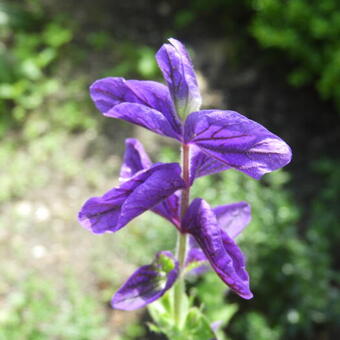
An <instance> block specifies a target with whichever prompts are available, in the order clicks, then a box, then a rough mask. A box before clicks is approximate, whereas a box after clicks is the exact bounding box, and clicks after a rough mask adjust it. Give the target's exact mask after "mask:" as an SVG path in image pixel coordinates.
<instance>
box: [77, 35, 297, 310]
mask: <svg viewBox="0 0 340 340" xmlns="http://www.w3.org/2000/svg"><path fill="white" fill-rule="evenodd" d="M156 59H157V62H158V65H159V67H160V69H161V71H162V73H163V76H164V79H165V82H166V84H167V85H164V84H161V83H158V82H154V81H138V80H125V79H124V78H112V77H109V78H104V79H100V80H98V81H96V82H95V83H94V84H93V85H92V86H91V88H90V94H91V97H92V99H93V101H94V103H95V105H96V107H97V108H98V110H99V111H100V112H101V113H102V114H103V115H104V116H106V117H111V118H118V119H122V120H125V121H127V122H130V123H133V124H136V125H139V126H142V127H144V128H146V129H149V130H151V131H153V132H155V133H157V134H159V135H162V136H165V137H169V138H173V139H175V140H177V141H178V142H179V143H180V145H181V146H182V148H183V150H184V157H183V161H182V167H181V166H180V165H179V164H177V163H170V164H161V163H155V164H153V163H152V161H151V160H150V158H149V156H148V155H147V153H146V152H145V150H144V147H143V145H142V144H141V143H140V142H139V141H138V140H136V139H127V140H126V151H125V155H124V162H123V165H122V168H121V172H120V182H121V184H120V185H119V186H118V187H116V188H113V189H111V190H109V191H108V192H107V193H106V194H104V195H103V196H101V197H94V198H90V199H89V200H88V201H87V202H85V204H84V205H83V207H82V209H81V211H80V213H79V221H80V223H81V224H82V225H83V226H84V227H86V228H87V229H90V230H91V231H92V232H94V233H104V232H116V231H118V230H119V229H121V228H123V227H124V226H126V225H127V223H128V222H130V221H131V220H132V219H133V218H135V217H137V216H138V215H140V214H142V213H143V212H145V211H146V210H152V211H153V212H155V213H157V214H159V215H161V216H162V217H164V218H165V219H166V220H168V221H169V222H170V223H171V224H173V226H175V227H176V228H177V230H178V232H179V235H180V239H182V240H184V241H181V242H182V244H181V246H180V247H179V248H180V250H179V252H178V254H179V255H178V254H177V256H174V255H173V254H172V253H171V252H169V251H162V252H160V253H158V254H157V255H156V258H155V260H154V262H153V263H152V264H150V265H146V266H143V267H141V268H140V269H138V270H137V271H136V272H135V273H134V274H133V275H132V276H131V277H130V279H128V281H127V282H126V283H125V284H124V285H123V286H122V287H121V288H120V289H119V290H118V292H117V293H116V294H115V296H114V297H113V300H112V305H113V307H114V308H118V309H124V310H131V309H136V308H140V307H143V306H145V305H147V304H148V303H151V302H153V301H155V300H156V299H158V298H160V297H161V296H162V295H164V294H165V293H166V291H167V290H169V289H170V288H171V287H172V286H173V285H174V283H175V281H176V279H177V280H182V279H183V278H182V276H183V275H182V274H183V273H186V272H196V273H197V272H202V268H203V267H204V268H205V269H206V268H207V265H208V264H210V266H211V268H212V269H213V270H214V271H215V272H216V273H217V275H218V276H219V277H220V278H221V280H222V281H223V282H225V283H226V284H227V285H228V286H229V287H230V288H231V290H233V291H234V292H235V293H237V294H238V295H239V296H241V297H242V298H244V299H250V298H252V296H253V294H252V293H251V291H250V288H249V275H248V273H247V271H246V261H245V256H244V255H243V253H242V252H241V250H240V248H239V247H238V246H237V244H236V242H235V240H234V239H235V237H236V236H237V235H238V234H239V233H240V232H241V231H242V230H243V229H244V228H245V227H246V226H247V225H248V223H249V222H250V219H251V215H250V206H249V205H248V204H247V203H246V202H239V203H234V204H229V205H222V206H218V207H215V208H211V207H210V206H209V204H208V203H207V202H206V201H204V200H203V199H201V198H196V199H194V200H193V201H192V202H191V203H190V201H189V190H190V187H191V186H192V185H193V184H194V181H195V179H196V178H198V177H201V176H207V175H210V174H213V173H216V172H219V171H224V170H229V169H235V170H238V171H241V172H243V173H245V174H246V175H248V176H250V177H253V178H255V179H260V178H261V177H262V176H263V175H264V174H266V173H268V172H271V171H273V170H276V169H279V168H281V167H283V166H285V165H286V164H288V163H289V162H290V160H291V150H290V148H289V146H288V145H287V144H286V143H285V142H284V141H283V140H282V139H281V138H279V137H278V136H276V135H275V134H273V133H271V132H270V131H268V130H267V129H266V128H264V127H263V126H262V125H260V124H258V123H256V122H254V121H252V120H250V119H248V118H246V117H245V116H242V115H241V114H239V113H237V112H234V111H225V110H217V109H214V110H200V106H201V95H200V91H199V87H198V82H197V79H196V75H195V72H194V69H193V66H192V63H191V60H190V56H189V54H188V52H187V51H186V49H185V47H184V46H183V44H182V43H180V42H179V41H177V40H175V39H169V43H166V44H164V45H163V46H162V47H161V48H160V50H159V51H158V52H157V54H156ZM186 235H189V249H188V251H186V250H185V248H186V244H185V242H186V239H187V237H186ZM183 242H184V243H183ZM202 266H203V267H202ZM175 295H176V294H175Z"/></svg>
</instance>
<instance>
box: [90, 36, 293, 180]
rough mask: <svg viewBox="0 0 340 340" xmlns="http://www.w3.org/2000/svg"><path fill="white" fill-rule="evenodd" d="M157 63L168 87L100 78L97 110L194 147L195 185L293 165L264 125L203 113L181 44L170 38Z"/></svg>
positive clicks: (224, 114)
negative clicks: (232, 172) (218, 175)
mask: <svg viewBox="0 0 340 340" xmlns="http://www.w3.org/2000/svg"><path fill="white" fill-rule="evenodd" d="M156 59H157V62H158V65H159V67H160V68H161V70H162V72H163V75H164V78H165V80H166V82H167V85H168V86H167V87H166V86H165V85H163V84H161V83H158V82H154V81H137V80H125V79H123V78H111V77H109V78H104V79H100V80H98V81H96V82H95V83H94V84H93V85H92V86H91V88H90V94H91V97H92V99H93V101H94V103H95V105H96V106H97V108H98V109H99V111H101V112H102V113H103V114H104V115H105V116H107V117H111V118H119V119H123V120H126V121H128V122H130V123H134V124H137V125H140V126H143V127H145V128H147V129H149V130H151V131H154V132H156V133H158V134H160V135H163V136H167V137H171V138H174V139H176V140H178V141H179V142H180V143H182V144H187V145H190V146H191V148H192V153H193V154H194V157H192V164H191V180H192V181H193V179H194V178H195V177H199V176H204V175H209V174H211V173H214V172H218V171H222V170H226V169H229V168H234V169H236V170H239V171H241V172H244V173H246V174H247V175H249V176H251V177H253V178H256V179H260V178H261V177H262V176H263V175H264V174H265V173H268V172H271V171H273V170H276V169H279V168H281V167H283V166H285V165H286V164H288V163H289V162H290V160H291V150H290V148H289V146H288V145H287V144H286V143H285V142H284V141H283V140H282V139H281V138H279V137H278V136H276V135H274V134H273V133H271V132H269V131H268V130H267V129H266V128H264V127H263V126H262V125H260V124H258V123H256V122H254V121H252V120H250V119H248V118H246V117H245V116H242V115H241V114H239V113H237V112H234V111H223V110H203V111H199V108H200V103H201V96H200V93H199V88H198V85H197V79H196V76H195V72H194V69H193V66H192V64H191V60H190V57H189V54H188V52H187V51H186V50H185V47H184V46H183V45H182V43H180V42H179V41H177V40H175V39H169V44H164V45H163V46H162V47H161V48H160V50H159V51H158V52H157V54H156ZM186 116H187V117H186ZM180 117H183V118H185V117H186V119H185V121H184V122H181V121H180Z"/></svg>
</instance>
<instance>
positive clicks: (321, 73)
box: [251, 0, 340, 108]
mask: <svg viewBox="0 0 340 340" xmlns="http://www.w3.org/2000/svg"><path fill="white" fill-rule="evenodd" d="M252 4H253V9H254V10H255V12H254V16H253V19H252V25H251V31H252V33H253V34H254V36H255V38H256V39H257V40H258V41H259V42H260V44H262V46H264V47H266V48H275V49H278V50H281V51H283V52H284V53H286V54H287V56H288V57H289V58H290V59H291V60H292V61H293V65H294V68H293V70H292V72H291V73H290V75H289V80H290V82H291V84H293V85H296V86H301V85H305V84H310V83H312V84H315V85H316V87H317V89H318V91H319V93H320V94H321V96H322V97H323V98H327V99H328V98H332V99H333V100H335V102H336V103H337V105H338V106H339V108H340V40H339V35H340V2H339V1H337V0H323V1H317V0H313V1H310V0H294V1H283V0H279V1H278V0H255V1H253V2H252Z"/></svg>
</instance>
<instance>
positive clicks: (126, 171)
mask: <svg viewBox="0 0 340 340" xmlns="http://www.w3.org/2000/svg"><path fill="white" fill-rule="evenodd" d="M151 165H152V162H151V160H150V158H149V156H148V154H147V153H146V152H145V150H144V147H143V144H142V143H141V142H139V141H138V140H137V139H135V138H128V139H126V140H125V153H124V160H123V164H122V167H121V169H120V180H122V181H125V180H127V179H129V178H131V177H132V176H133V175H134V174H135V173H136V172H138V171H140V170H144V169H148V168H150V167H151Z"/></svg>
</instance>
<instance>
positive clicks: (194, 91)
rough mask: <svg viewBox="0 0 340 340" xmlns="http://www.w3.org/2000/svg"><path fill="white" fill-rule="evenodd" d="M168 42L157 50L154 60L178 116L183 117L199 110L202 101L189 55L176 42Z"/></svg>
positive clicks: (181, 45) (182, 46)
mask: <svg viewBox="0 0 340 340" xmlns="http://www.w3.org/2000/svg"><path fill="white" fill-rule="evenodd" d="M169 42H170V44H164V45H163V46H162V47H161V48H160V49H159V51H158V52H157V54H156V59H157V63H158V65H159V67H160V69H161V70H162V73H163V76H164V78H165V80H166V82H167V84H168V86H169V89H170V93H171V96H172V99H173V101H174V103H175V106H176V110H177V112H178V114H179V115H180V116H185V115H187V114H188V113H190V112H193V111H197V110H199V108H200V106H201V102H202V99H201V95H200V91H199V88H198V84H197V79H196V75H195V71H194V69H193V66H192V62H191V59H190V56H189V53H188V52H187V50H186V49H185V47H184V45H183V44H182V43H181V42H179V41H178V40H175V39H169Z"/></svg>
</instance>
